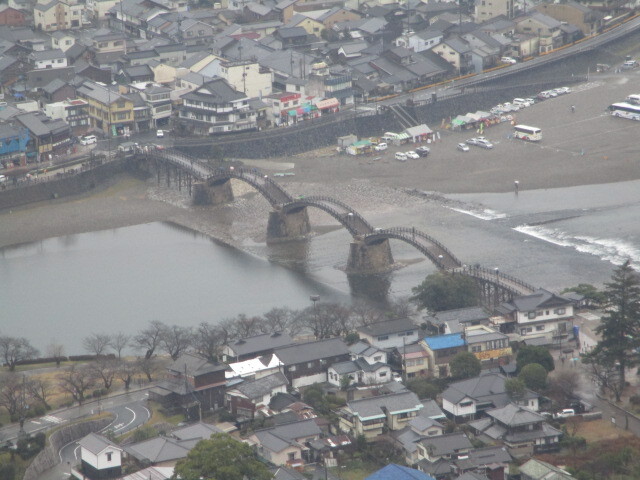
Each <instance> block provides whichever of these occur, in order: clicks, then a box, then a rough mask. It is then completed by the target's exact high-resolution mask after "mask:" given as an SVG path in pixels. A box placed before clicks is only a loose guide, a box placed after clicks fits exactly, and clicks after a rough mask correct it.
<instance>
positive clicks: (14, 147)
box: [0, 124, 30, 168]
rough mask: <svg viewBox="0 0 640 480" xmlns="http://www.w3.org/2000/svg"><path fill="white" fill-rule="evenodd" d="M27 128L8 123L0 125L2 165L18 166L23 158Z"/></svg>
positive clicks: (27, 136) (0, 158) (26, 142)
mask: <svg viewBox="0 0 640 480" xmlns="http://www.w3.org/2000/svg"><path fill="white" fill-rule="evenodd" d="M29 139H30V137H29V130H27V129H26V128H18V127H14V126H12V125H9V124H4V125H0V162H1V163H2V165H3V167H5V168H6V167H7V166H9V165H13V166H18V165H19V164H20V163H21V161H22V160H24V159H25V152H26V151H27V144H28V143H29Z"/></svg>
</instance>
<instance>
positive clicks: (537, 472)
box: [519, 458, 573, 480]
mask: <svg viewBox="0 0 640 480" xmlns="http://www.w3.org/2000/svg"><path fill="white" fill-rule="evenodd" d="M519 470H520V472H521V473H523V474H524V475H526V478H532V479H536V480H542V479H544V480H571V479H572V478H573V477H572V476H571V474H570V473H569V472H567V471H565V470H563V469H561V468H559V467H556V466H555V465H551V464H550V463H547V462H543V461H542V460H537V459H535V458H532V459H531V460H529V461H528V462H526V463H525V464H524V465H521V466H520V468H519Z"/></svg>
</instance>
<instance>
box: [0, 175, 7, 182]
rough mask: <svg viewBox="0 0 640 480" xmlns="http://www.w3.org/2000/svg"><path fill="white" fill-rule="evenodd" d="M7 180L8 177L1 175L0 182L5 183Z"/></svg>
mask: <svg viewBox="0 0 640 480" xmlns="http://www.w3.org/2000/svg"><path fill="white" fill-rule="evenodd" d="M6 181H7V177H6V176H4V175H0V183H5V182H6Z"/></svg>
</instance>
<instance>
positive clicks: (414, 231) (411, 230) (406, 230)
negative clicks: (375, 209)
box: [376, 227, 462, 265]
mask: <svg viewBox="0 0 640 480" xmlns="http://www.w3.org/2000/svg"><path fill="white" fill-rule="evenodd" d="M384 232H391V233H396V232H399V233H408V234H411V235H413V234H415V235H417V236H420V237H423V238H426V239H427V240H429V241H430V242H431V243H433V244H434V245H436V246H437V247H438V248H440V249H441V250H443V251H444V252H446V254H447V255H449V256H450V257H451V258H452V259H454V260H455V261H456V262H457V263H458V264H459V265H462V262H460V261H459V260H458V258H457V257H456V256H455V255H454V254H453V252H451V250H449V249H448V248H447V247H445V246H444V245H443V244H442V243H440V242H439V241H438V240H436V239H435V238H433V237H431V236H430V235H427V234H426V233H424V232H422V231H420V230H418V229H416V228H413V227H391V228H385V229H382V230H380V232H376V233H384Z"/></svg>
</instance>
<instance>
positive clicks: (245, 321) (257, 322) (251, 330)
mask: <svg viewBox="0 0 640 480" xmlns="http://www.w3.org/2000/svg"><path fill="white" fill-rule="evenodd" d="M234 323H235V330H236V335H235V336H236V338H247V337H253V336H255V335H260V334H261V333H266V331H265V328H264V327H265V324H264V323H263V320H262V318H261V317H255V316H254V317H247V316H246V315H245V314H240V315H238V316H237V317H236V319H235V322H234Z"/></svg>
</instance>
